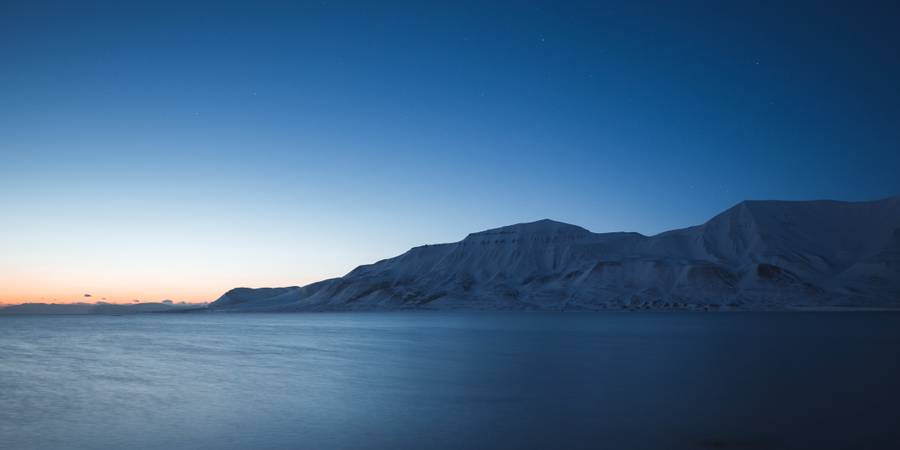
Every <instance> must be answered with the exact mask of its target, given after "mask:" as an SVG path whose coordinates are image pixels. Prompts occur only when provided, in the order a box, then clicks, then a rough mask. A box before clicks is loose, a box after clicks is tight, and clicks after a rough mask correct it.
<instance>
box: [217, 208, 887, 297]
mask: <svg viewBox="0 0 900 450" xmlns="http://www.w3.org/2000/svg"><path fill="white" fill-rule="evenodd" d="M802 306H807V307H825V306H853V307H900V197H893V198H888V199H885V200H879V201H872V202H838V201H803V202H790V201H744V202H741V203H739V204H737V205H735V206H734V207H732V208H730V209H728V210H727V211H725V212H723V213H721V214H719V215H717V216H715V217H713V218H712V219H710V220H709V221H707V222H706V223H704V224H702V225H698V226H694V227H689V228H684V229H679V230H673V231H668V232H665V233H661V234H658V235H655V236H644V235H642V234H639V233H625V232H621V233H592V232H590V231H588V230H586V229H584V228H581V227H578V226H575V225H569V224H565V223H561V222H555V221H552V220H546V219H545V220H539V221H537V222H531V223H522V224H516V225H510V226H505V227H501V228H496V229H492V230H487V231H482V232H478V233H472V234H470V235H468V236H467V237H466V238H465V239H463V240H462V241H459V242H456V243H452V244H437V245H425V246H421V247H415V248H413V249H411V250H409V251H407V252H406V253H404V254H402V255H400V256H397V257H395V258H390V259H385V260H382V261H378V262H376V263H374V264H369V265H364V266H360V267H357V268H356V269H354V270H353V271H351V272H350V273H348V274H347V275H344V276H343V277H340V278H334V279H330V280H325V281H320V282H318V283H313V284H310V285H307V286H303V287H287V288H266V289H249V288H238V289H232V290H231V291H228V292H226V293H225V294H224V295H223V296H222V297H221V298H219V299H218V300H216V301H215V302H213V303H212V304H210V309H213V310H222V311H309V310H378V309H475V310H598V309H625V308H628V309H632V308H640V309H684V308H687V309H710V308H722V307H726V308H735V309H778V308H784V307H802Z"/></svg>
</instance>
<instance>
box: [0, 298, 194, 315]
mask: <svg viewBox="0 0 900 450" xmlns="http://www.w3.org/2000/svg"><path fill="white" fill-rule="evenodd" d="M204 307H205V305H203V304H191V303H174V302H172V301H170V300H167V301H164V302H159V303H156V302H147V303H129V304H117V303H104V302H97V303H22V304H19V305H9V306H0V316H2V315H15V314H41V315H82V314H111V315H120V314H142V313H162V312H184V311H190V310H198V309H202V308H204Z"/></svg>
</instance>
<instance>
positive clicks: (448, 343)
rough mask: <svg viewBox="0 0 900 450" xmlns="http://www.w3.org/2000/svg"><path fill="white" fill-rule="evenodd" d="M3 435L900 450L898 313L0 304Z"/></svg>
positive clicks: (321, 444)
mask: <svg viewBox="0 0 900 450" xmlns="http://www.w3.org/2000/svg"><path fill="white" fill-rule="evenodd" d="M0 447H2V448H4V449H125V448H128V449H137V450H143V449H166V450H169V449H180V448H186V449H316V450H318V449H331V448H353V449H357V448H359V449H362V448H367V449H368V448H373V449H420V448H422V449H424V448H430V449H443V448H448V449H449V448H607V449H630V448H641V449H666V448H684V449H691V448H698V449H703V448H735V449H756V448H760V449H777V448H818V449H864V448H879V449H881V448H900V315H897V314H885V313H880V314H879V313H850V314H840V313H784V314H782V313H761V314H755V313H734V314H728V313H722V314H702V313H659V314H656V313H609V314H599V313H598V314H540V313H535V314H532V313H507V314H491V313H465V314H464V313H343V314H282V315H262V314H252V315H250V314H247V315H244V314H236V315H224V314H212V315H141V316H123V317H109V316H81V317H78V316H70V317H0Z"/></svg>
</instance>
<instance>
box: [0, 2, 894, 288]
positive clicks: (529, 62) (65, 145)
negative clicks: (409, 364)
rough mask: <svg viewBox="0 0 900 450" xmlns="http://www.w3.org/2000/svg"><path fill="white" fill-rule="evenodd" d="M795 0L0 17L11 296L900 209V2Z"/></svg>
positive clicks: (270, 281)
mask: <svg viewBox="0 0 900 450" xmlns="http://www.w3.org/2000/svg"><path fill="white" fill-rule="evenodd" d="M757 3H759V4H757ZM780 3H781V2H668V1H664V2H637V1H625V2H600V1H595V2H584V3H582V2H559V1H552V2H527V1H515V2H485V1H478V2H467V1H453V2H420V1H418V2H390V1H385V2H344V1H330V0H329V1H315V2H276V1H272V2H245V3H238V2H227V1H225V2H210V3H202V2H189V1H180V2H165V1H153V2H107V3H100V2H96V3H95V2H89V1H85V2H68V1H66V2H42V1H35V0H28V1H21V2H20V1H10V0H0V211H2V214H0V303H20V302H58V303H61V302H75V301H91V300H99V299H106V300H107V301H112V302H131V301H134V300H140V301H152V300H156V301H158V300H162V299H174V300H176V301H190V302H199V301H211V300H214V299H215V298H217V297H218V296H219V295H221V294H222V293H223V292H224V291H226V290H228V289H230V288H232V287H236V286H249V287H261V286H288V285H302V284H306V283H309V282H312V281H316V280H320V279H324V278H329V277H334V276H340V275H343V274H345V273H346V272H348V271H350V270H351V269H353V268H354V267H355V266H357V265H360V264H366V263H371V262H374V261H376V260H379V259H383V258H387V257H391V256H395V255H397V254H400V253H402V252H404V251H406V250H407V249H408V248H410V247H412V246H416V245H422V244H426V243H438V242H453V241H457V240H459V239H462V238H463V237H465V236H466V234H468V233H470V232H475V231H480V230H483V229H488V228H493V227H498V226H502V225H507V224H512V223H519V222H527V221H532V220H538V219H542V218H552V219H555V220H560V221H564V222H569V223H574V224H578V225H581V226H583V227H585V228H588V229H590V230H592V231H596V232H603V231H623V230H624V231H638V232H641V233H644V234H655V233H658V232H661V231H664V230H667V229H672V228H678V227H684V226H690V225H695V224H699V223H702V222H704V221H705V220H707V219H709V218H710V217H712V216H713V215H715V214H716V213H718V212H721V211H722V210H724V209H727V208H728V207H730V206H732V205H733V204H735V203H737V202H739V201H741V200H745V199H787V200H804V199H823V198H828V199H837V200H874V199H879V198H883V197H888V196H892V195H897V194H900V176H898V175H897V173H898V168H900V145H898V144H900V83H897V80H900V44H898V43H900V27H897V26H896V23H895V22H896V17H898V15H900V6H898V5H900V4H897V3H896V2H894V4H893V5H892V4H890V2H883V4H882V5H876V4H869V3H867V2H841V3H829V2H827V1H817V2H809V3H803V2H789V3H791V5H782V4H780ZM88 294H89V295H91V297H85V295H88Z"/></svg>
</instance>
